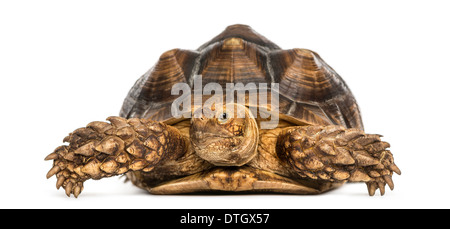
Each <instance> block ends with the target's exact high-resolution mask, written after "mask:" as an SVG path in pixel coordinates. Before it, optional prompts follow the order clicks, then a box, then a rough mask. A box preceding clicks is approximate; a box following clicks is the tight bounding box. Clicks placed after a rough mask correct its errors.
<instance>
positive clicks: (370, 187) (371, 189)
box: [366, 182, 377, 196]
mask: <svg viewBox="0 0 450 229" xmlns="http://www.w3.org/2000/svg"><path fill="white" fill-rule="evenodd" d="M366 184H367V190H368V191H369V195H370V196H373V195H375V191H376V190H377V185H376V183H373V182H368V183H366Z"/></svg>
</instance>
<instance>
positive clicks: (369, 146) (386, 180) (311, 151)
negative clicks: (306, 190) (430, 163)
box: [277, 126, 401, 196]
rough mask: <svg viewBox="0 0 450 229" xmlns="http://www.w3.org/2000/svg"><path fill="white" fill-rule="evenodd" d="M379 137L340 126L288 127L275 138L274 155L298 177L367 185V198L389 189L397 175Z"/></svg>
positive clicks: (385, 146)
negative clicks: (386, 186) (276, 153)
mask: <svg viewBox="0 0 450 229" xmlns="http://www.w3.org/2000/svg"><path fill="white" fill-rule="evenodd" d="M380 137H381V135H377V134H365V133H364V132H363V131H362V130H359V129H345V128H343V127H340V126H300V127H288V128H286V129H285V130H284V131H283V132H282V133H281V134H280V136H279V137H278V141H277V152H278V154H279V155H280V158H283V159H284V160H286V161H287V162H288V163H289V164H291V166H292V168H294V170H295V171H296V172H297V173H298V174H299V175H300V176H301V177H309V178H310V179H321V180H327V181H331V182H334V181H353V182H360V181H363V182H366V184H367V188H368V191H369V195H371V196H372V195H374V194H375V191H376V190H377V189H380V193H381V195H384V193H385V189H384V187H385V185H386V184H388V186H389V188H390V189H391V190H392V189H393V188H394V183H393V181H392V175H393V173H394V172H395V173H397V174H399V175H400V173H401V172H400V169H399V168H398V167H397V166H396V165H395V163H394V158H393V156H392V153H391V152H390V151H389V150H387V149H386V148H388V147H389V143H387V142H383V141H381V139H380Z"/></svg>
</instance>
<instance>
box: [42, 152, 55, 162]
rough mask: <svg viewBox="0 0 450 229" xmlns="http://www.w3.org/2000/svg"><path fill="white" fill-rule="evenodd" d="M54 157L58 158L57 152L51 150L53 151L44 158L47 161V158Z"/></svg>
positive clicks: (51, 158) (53, 158) (52, 158)
mask: <svg viewBox="0 0 450 229" xmlns="http://www.w3.org/2000/svg"><path fill="white" fill-rule="evenodd" d="M55 159H58V154H57V153H55V152H53V153H51V154H49V155H47V157H45V159H44V160H46V161H49V160H55Z"/></svg>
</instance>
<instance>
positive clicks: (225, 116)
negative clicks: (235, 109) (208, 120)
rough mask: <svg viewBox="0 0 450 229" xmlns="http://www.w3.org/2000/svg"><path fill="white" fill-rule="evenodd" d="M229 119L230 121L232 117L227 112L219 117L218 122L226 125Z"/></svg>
mask: <svg viewBox="0 0 450 229" xmlns="http://www.w3.org/2000/svg"><path fill="white" fill-rule="evenodd" d="M228 119H230V115H228V114H227V113H226V112H223V113H222V114H220V115H219V117H218V118H217V121H219V123H220V124H224V123H226V122H227V121H228Z"/></svg>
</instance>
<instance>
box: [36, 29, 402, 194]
mask: <svg viewBox="0 0 450 229" xmlns="http://www.w3.org/2000/svg"><path fill="white" fill-rule="evenodd" d="M208 84H209V86H211V85H213V86H216V87H215V89H214V92H215V93H214V95H212V94H213V93H212V90H207V89H208V88H209V89H210V87H208ZM180 85H181V86H180ZM230 85H231V86H230ZM243 85H253V86H255V85H258V86H261V87H260V88H256V89H255V88H254V87H246V86H244V87H242V86H243ZM177 86H178V87H177ZM183 86H184V87H183ZM217 86H219V87H221V88H219V89H223V88H227V89H226V92H227V95H228V92H230V91H231V93H229V94H230V95H234V94H235V93H237V94H239V93H241V94H240V95H242V92H243V95H244V96H243V97H241V99H240V102H239V101H237V100H239V97H238V99H235V98H234V97H232V98H231V99H229V98H228V97H227V98H226V97H225V96H223V94H221V93H222V92H220V90H219V89H218V88H217ZM177 88H178V89H177ZM183 89H186V90H184V91H183ZM262 89H265V91H266V92H267V93H266V94H261V93H262V92H264V90H262ZM186 91H187V92H189V93H186V95H185V94H183V95H182V96H180V95H179V94H180V92H186ZM205 91H207V92H205ZM191 92H192V93H194V96H193V97H194V99H192V96H191ZM219 92H220V93H219ZM177 93H178V94H177ZM256 94H258V96H259V97H258V99H257V100H255V99H252V98H254V97H252V95H256ZM238 96H239V95H238ZM180 98H183V99H180ZM212 98H214V99H213V100H212V101H213V102H212V103H211V99H212ZM196 99H197V100H196ZM225 99H226V101H225V102H223V101H224V100H225ZM195 100H196V101H197V103H196V101H195ZM205 100H206V101H209V102H210V104H211V106H206V103H207V102H206V101H205ZM221 100H222V101H221ZM176 101H178V103H175V102H176ZM180 101H183V102H187V103H180ZM255 101H256V102H255ZM192 103H194V106H193V107H191V106H190V104H192ZM205 107H208V108H209V109H205ZM174 110H175V111H176V112H175V113H174V112H173V111H174ZM258 110H259V111H258ZM119 116H120V117H119ZM119 116H112V117H109V118H107V121H109V122H101V121H94V122H91V123H89V124H88V125H87V126H86V127H83V128H79V129H76V130H75V131H73V132H72V133H70V134H69V135H68V136H67V137H65V138H64V142H68V143H69V144H68V145H62V146H59V147H57V148H56V149H55V150H54V152H53V153H51V154H49V155H48V156H47V157H46V158H45V160H53V167H52V168H51V169H50V171H49V172H48V173H47V178H50V177H52V176H53V175H56V177H57V182H56V187H57V188H58V189H59V188H60V187H63V188H64V190H65V193H66V195H67V196H70V195H71V194H73V195H74V196H75V197H78V195H79V194H80V193H81V191H82V190H83V182H84V181H86V180H88V179H94V180H98V179H101V178H104V177H111V176H115V175H122V174H125V175H126V177H127V180H131V182H132V183H133V184H134V185H136V186H137V187H139V188H142V189H145V190H147V191H148V192H150V193H152V194H180V193H204V192H212V193H288V194H319V193H324V192H327V191H329V190H332V189H335V188H337V187H339V186H341V185H343V184H345V183H346V182H365V183H366V185H367V189H368V192H369V195H370V196H373V195H374V194H375V192H376V190H377V189H379V190H380V194H381V195H383V194H384V193H385V185H386V184H388V186H389V187H390V189H391V190H392V189H393V188H394V183H393V181H392V175H393V173H394V172H395V173H397V174H399V175H400V173H401V172H400V170H399V168H398V167H397V166H396V165H395V163H394V159H393V155H392V153H391V152H390V151H389V150H388V148H389V147H390V145H389V143H387V142H385V141H382V140H381V137H382V136H381V135H378V134H367V133H365V132H364V127H363V123H362V119H361V114H360V109H359V107H358V104H357V102H356V100H355V98H354V96H353V94H352V93H351V91H350V89H349V87H348V86H347V84H346V83H345V82H344V80H343V79H342V78H341V77H340V76H339V75H338V74H337V73H336V72H335V71H334V70H333V69H332V68H331V67H330V66H329V65H328V64H326V63H325V62H324V61H323V60H322V58H321V57H320V56H319V55H318V54H317V53H315V52H313V51H310V50H307V49H297V48H296V49H290V50H283V49H281V48H280V47H279V46H277V45H276V44H274V43H272V42H271V41H269V40H268V39H267V38H265V37H264V36H262V35H260V34H258V33H257V32H255V31H254V30H253V29H252V28H251V27H249V26H247V25H241V24H237V25H231V26H228V27H227V28H226V29H225V30H224V31H223V32H222V33H220V34H219V35H217V36H216V37H214V38H213V39H212V40H210V41H209V42H207V43H205V44H203V45H202V46H200V47H199V48H198V49H197V50H195V51H190V50H183V49H173V50H170V51H167V52H165V53H163V54H162V55H161V57H160V58H159V61H158V62H157V63H156V64H155V65H154V66H153V68H151V69H150V70H149V71H148V72H147V73H145V74H144V75H143V76H141V77H140V78H139V79H138V80H137V81H136V83H135V84H134V86H133V87H132V88H131V90H130V91H129V93H128V95H127V97H126V98H125V100H124V102H123V106H122V108H121V111H120V115H119ZM263 124H266V125H265V128H263ZM267 124H271V125H267Z"/></svg>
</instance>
